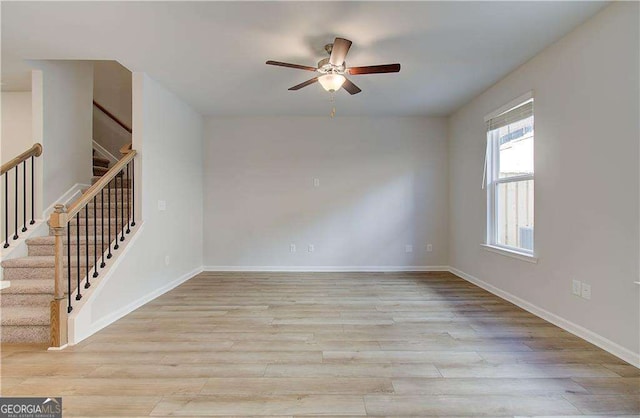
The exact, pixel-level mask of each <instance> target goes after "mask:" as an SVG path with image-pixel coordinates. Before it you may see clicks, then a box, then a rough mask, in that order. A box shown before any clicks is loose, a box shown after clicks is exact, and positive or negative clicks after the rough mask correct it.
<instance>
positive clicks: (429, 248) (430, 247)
mask: <svg viewBox="0 0 640 418" xmlns="http://www.w3.org/2000/svg"><path fill="white" fill-rule="evenodd" d="M431 251H433V245H431V244H427V252H428V253H430V252H431Z"/></svg>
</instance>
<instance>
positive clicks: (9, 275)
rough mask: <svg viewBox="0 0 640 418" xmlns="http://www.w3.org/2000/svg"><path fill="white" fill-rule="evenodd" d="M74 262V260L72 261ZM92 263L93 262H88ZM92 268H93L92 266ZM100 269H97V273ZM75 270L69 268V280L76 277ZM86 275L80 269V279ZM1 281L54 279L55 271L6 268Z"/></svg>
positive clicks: (52, 269) (51, 268)
mask: <svg viewBox="0 0 640 418" xmlns="http://www.w3.org/2000/svg"><path fill="white" fill-rule="evenodd" d="M81 261H82V260H81ZM74 262H75V260H74ZM90 262H91V263H93V260H90ZM92 267H93V266H92ZM99 270H100V269H98V271H99ZM77 271H78V270H77V269H76V268H75V267H74V266H72V267H71V280H75V278H76V277H77V274H78V273H77ZM86 274H87V269H86V268H85V267H82V268H80V278H83V277H84V276H85V275H86ZM2 275H3V280H9V281H10V280H22V279H25V280H29V279H51V280H54V279H55V271H54V268H53V267H35V268H15V267H7V268H5V269H4V271H3V273H2ZM66 275H67V268H66V266H65V269H64V277H65V279H66Z"/></svg>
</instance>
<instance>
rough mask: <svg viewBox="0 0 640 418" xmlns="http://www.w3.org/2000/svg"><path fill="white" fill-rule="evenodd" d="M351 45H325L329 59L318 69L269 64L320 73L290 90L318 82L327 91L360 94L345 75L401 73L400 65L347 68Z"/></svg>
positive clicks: (342, 41)
mask: <svg viewBox="0 0 640 418" xmlns="http://www.w3.org/2000/svg"><path fill="white" fill-rule="evenodd" d="M351 43H352V42H351V41H350V40H348V39H344V38H336V39H335V41H333V43H332V44H327V45H325V47H324V49H325V51H327V53H328V54H329V58H325V59H322V60H320V61H319V62H318V67H317V68H316V67H308V66H306V65H298V64H289V63H287V62H279V61H267V64H268V65H277V66H280V67H287V68H295V69H298V70H306V71H312V72H317V73H320V75H319V76H317V77H314V78H312V79H311V80H307V81H305V82H304V83H300V84H298V85H296V86H293V87H291V88H290V89H289V90H300V89H301V88H303V87H307V86H309V85H311V84H313V83H315V82H316V81H317V82H319V83H320V84H321V85H322V87H323V88H324V89H325V90H326V91H330V92H335V91H337V90H339V89H340V87H342V88H344V89H345V90H346V91H347V92H349V94H358V93H360V92H361V91H362V90H360V88H359V87H358V86H356V85H355V84H353V83H352V82H351V81H350V80H349V79H347V78H346V77H345V75H362V74H381V73H397V72H399V71H400V64H384V65H370V66H367V67H347V63H346V62H345V58H346V56H347V52H349V48H350V47H351Z"/></svg>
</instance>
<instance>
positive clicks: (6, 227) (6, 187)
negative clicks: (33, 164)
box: [3, 173, 9, 248]
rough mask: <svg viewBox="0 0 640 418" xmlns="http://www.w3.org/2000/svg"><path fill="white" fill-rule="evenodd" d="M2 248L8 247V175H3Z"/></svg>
mask: <svg viewBox="0 0 640 418" xmlns="http://www.w3.org/2000/svg"><path fill="white" fill-rule="evenodd" d="M3 247H4V248H8V247H9V173H4V245H3Z"/></svg>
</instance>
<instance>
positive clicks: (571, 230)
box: [449, 3, 640, 361]
mask: <svg viewBox="0 0 640 418" xmlns="http://www.w3.org/2000/svg"><path fill="white" fill-rule="evenodd" d="M638 39H639V33H638V4H637V3H617V4H613V5H611V6H609V7H607V8H606V9H605V10H604V11H603V12H601V13H600V14H598V15H596V16H595V17H594V18H592V19H591V20H589V21H587V22H586V23H585V24H583V25H582V26H580V27H578V28H577V29H576V30H575V31H573V32H572V33H570V34H569V35H567V36H566V37H565V38H563V39H561V40H560V41H558V42H557V43H555V44H554V45H552V46H551V47H549V48H547V49H546V50H544V51H543V52H542V53H540V54H539V55H537V56H536V57H535V58H533V59H532V60H530V61H529V62H527V63H526V64H525V65H523V66H522V67H520V68H519V69H517V70H516V71H514V72H513V73H511V74H510V75H508V76H507V77H506V78H504V79H503V80H501V81H500V82H499V83H497V84H496V85H494V86H493V87H491V88H490V89H489V90H487V91H486V92H484V93H483V94H482V95H480V96H479V97H477V98H476V99H474V100H473V101H471V102H470V103H468V104H467V105H465V106H464V107H462V108H461V109H460V110H459V111H457V112H456V113H455V114H454V115H453V116H452V117H451V120H450V148H449V152H450V158H451V159H450V199H451V201H450V207H451V217H450V224H451V250H450V264H451V265H452V266H453V267H455V268H457V269H459V270H461V271H462V272H464V273H467V274H469V275H472V276H474V277H475V278H478V279H480V280H482V281H484V282H486V283H488V284H490V285H492V286H494V287H496V288H497V289H499V290H501V291H504V292H508V293H510V294H511V295H513V296H515V297H518V298H521V299H522V300H524V301H526V302H527V303H529V304H531V305H535V306H536V307H538V308H541V309H543V310H546V311H548V312H549V313H550V314H551V315H554V316H555V317H556V319H557V320H559V321H568V322H569V323H572V324H575V325H577V326H580V327H583V328H585V329H586V332H582V333H583V335H586V334H589V332H591V333H595V334H593V335H592V338H591V340H592V341H594V340H597V339H598V338H600V337H602V338H604V340H602V341H601V345H608V348H609V349H611V350H613V351H615V352H616V353H618V354H623V355H625V356H626V358H627V359H632V360H633V358H634V353H635V359H638V357H637V355H638V354H637V353H639V352H640V347H639V344H640V334H639V330H640V298H639V294H640V287H639V286H638V285H635V284H633V281H637V280H638V277H639V266H638V261H639V259H638V254H639V251H640V248H639V207H638V206H639V203H638V192H639V172H638V167H639V158H638V157H639V137H640V132H639V128H638V115H639V112H640V109H639V106H638V99H639V64H638V62H639V45H638V42H639V41H638ZM529 90H533V91H534V96H535V136H536V137H535V159H536V161H535V171H536V174H535V175H536V179H535V228H536V229H535V251H536V253H537V255H538V257H539V262H538V263H537V264H531V263H527V262H524V261H521V260H516V259H512V258H507V257H505V256H502V255H498V254H494V253H490V252H488V251H486V250H484V249H482V248H481V247H480V244H481V243H482V242H483V240H484V231H485V213H486V197H485V196H486V195H485V191H483V190H481V189H480V183H481V180H482V171H483V162H484V151H485V127H484V123H483V117H484V116H485V115H486V114H488V113H490V112H491V111H493V110H494V109H496V108H499V107H500V106H501V105H503V104H505V103H507V102H509V101H510V100H512V99H514V98H516V97H518V96H520V95H521V94H523V93H525V92H527V91H529ZM572 279H577V280H581V281H583V282H586V283H588V284H590V285H591V289H592V299H591V300H585V299H581V298H579V297H576V296H573V295H572V294H571V280H572ZM576 329H578V328H576ZM606 340H608V341H606ZM636 361H638V360H636Z"/></svg>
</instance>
